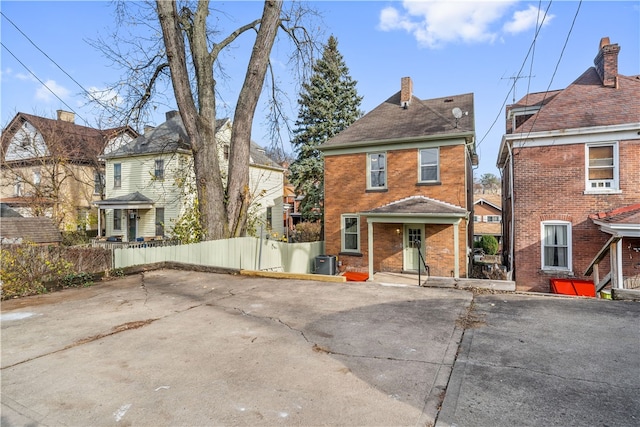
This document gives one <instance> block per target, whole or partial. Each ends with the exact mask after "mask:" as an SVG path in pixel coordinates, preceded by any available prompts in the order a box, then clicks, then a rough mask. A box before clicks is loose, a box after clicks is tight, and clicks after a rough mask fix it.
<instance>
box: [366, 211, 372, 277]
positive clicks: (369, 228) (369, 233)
mask: <svg viewBox="0 0 640 427" xmlns="http://www.w3.org/2000/svg"><path fill="white" fill-rule="evenodd" d="M367 246H368V247H367V252H368V258H369V278H368V279H367V281H368V282H371V281H373V222H371V221H368V220H367Z"/></svg>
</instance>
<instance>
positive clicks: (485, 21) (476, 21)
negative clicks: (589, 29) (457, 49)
mask: <svg viewBox="0 0 640 427" xmlns="http://www.w3.org/2000/svg"><path fill="white" fill-rule="evenodd" d="M516 4H518V2H517V1H516V0H498V1H483V0H468V1H443V0H433V1H431V0H423V1H403V2H402V6H389V7H385V8H384V9H382V11H381V12H380V21H379V24H378V28H379V29H380V30H382V31H394V30H402V31H406V32H408V33H410V34H411V35H413V37H415V39H416V41H417V42H418V43H419V44H420V45H421V46H425V47H429V48H438V47H442V46H444V45H446V44H450V43H467V44H473V43H491V42H493V41H495V40H496V39H498V38H499V37H500V35H501V32H503V31H504V32H507V33H510V34H515V33H518V32H522V31H525V30H527V29H530V28H534V27H535V24H536V18H537V16H538V9H537V8H536V7H534V6H530V5H529V6H528V7H527V9H525V10H522V11H516V12H515V13H513V15H512V17H511V19H510V21H509V22H507V23H506V24H502V21H503V20H504V19H505V18H506V17H507V15H508V12H509V10H510V9H512V8H513V6H514V5H516ZM551 18H552V16H551V15H549V16H548V17H547V18H546V20H545V24H548V23H549V21H550V20H551Z"/></svg>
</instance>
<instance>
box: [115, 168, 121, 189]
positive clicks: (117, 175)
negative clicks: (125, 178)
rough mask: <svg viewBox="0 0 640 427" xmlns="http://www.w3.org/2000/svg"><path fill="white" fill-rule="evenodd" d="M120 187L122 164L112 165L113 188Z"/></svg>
mask: <svg viewBox="0 0 640 427" xmlns="http://www.w3.org/2000/svg"><path fill="white" fill-rule="evenodd" d="M121 186H122V163H114V164H113V188H120V187H121Z"/></svg>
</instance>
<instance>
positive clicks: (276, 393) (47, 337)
mask: <svg viewBox="0 0 640 427" xmlns="http://www.w3.org/2000/svg"><path fill="white" fill-rule="evenodd" d="M471 301H472V294H471V293H470V292H465V291H459V290H454V289H436V288H419V287H417V286H406V285H399V286H390V285H389V284H386V285H381V284H371V283H358V284H351V283H323V282H312V281H295V280H277V279H265V278H248V277H244V276H233V275H225V274H211V273H199V272H185V271H177V270H158V271H152V272H147V273H144V274H141V275H135V276H130V277H126V278H124V279H118V280H114V281H110V282H105V283H101V284H100V285H99V286H95V287H92V288H85V289H72V290H65V291H62V292H59V293H54V294H49V295H42V296H36V297H30V298H24V299H21V300H13V301H7V302H3V303H2V390H1V393H2V394H1V401H2V415H1V416H2V426H18V425H20V426H22V425H33V426H35V425H50V426H60V425H67V426H81V425H82V426H87V425H92V426H102V425H144V426H159V425H189V426H197V425H203V426H205V425H280V424H283V425H427V424H432V423H433V422H434V421H435V417H436V415H437V411H438V407H439V405H440V404H441V402H442V397H443V395H444V391H445V388H446V384H447V381H448V378H449V376H450V373H451V369H452V365H453V363H454V360H455V355H456V351H457V350H458V345H459V341H460V338H461V335H462V328H461V325H462V324H463V320H464V319H465V318H466V316H467V310H468V308H469V306H470V304H471ZM461 319H462V320H461Z"/></svg>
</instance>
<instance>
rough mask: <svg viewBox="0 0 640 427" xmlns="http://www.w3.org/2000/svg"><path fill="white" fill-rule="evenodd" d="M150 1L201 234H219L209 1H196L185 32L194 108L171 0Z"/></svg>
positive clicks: (222, 232) (222, 222) (221, 211)
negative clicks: (188, 156)
mask: <svg viewBox="0 0 640 427" xmlns="http://www.w3.org/2000/svg"><path fill="white" fill-rule="evenodd" d="M156 5H157V8H158V9H157V10H158V18H159V20H160V25H161V27H162V34H163V38H164V43H165V47H166V49H167V58H168V61H169V68H170V70H171V82H172V85H173V90H174V93H175V97H176V102H177V104H178V109H179V111H180V116H181V118H182V122H183V124H184V127H185V130H186V132H187V135H188V136H189V139H190V143H191V150H192V153H193V163H194V172H195V176H196V187H197V195H198V202H199V210H200V217H201V222H202V229H203V231H204V234H205V239H206V240H215V239H223V238H225V237H228V236H229V232H228V229H227V228H226V224H227V213H226V211H225V205H224V203H223V200H224V186H223V183H222V177H221V175H220V166H219V162H218V153H217V144H216V139H215V129H216V118H215V96H214V93H213V88H214V84H215V81H214V79H213V64H212V60H211V58H210V57H209V55H208V52H207V46H206V29H205V25H206V15H207V14H208V7H209V2H208V1H201V2H200V3H199V4H198V9H197V12H196V18H195V19H194V22H193V25H194V26H195V27H196V29H197V31H192V32H191V34H190V37H191V38H190V47H191V54H192V57H193V61H194V65H195V69H196V73H197V81H198V99H199V106H200V110H199V111H198V109H197V108H196V105H195V102H194V96H193V93H192V91H191V85H190V81H189V73H188V70H187V63H186V47H185V43H184V37H183V34H184V33H183V31H182V28H181V26H180V16H179V15H178V12H177V9H176V3H175V1H172V2H167V1H161V0H159V1H157V2H156ZM194 35H195V37H194Z"/></svg>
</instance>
